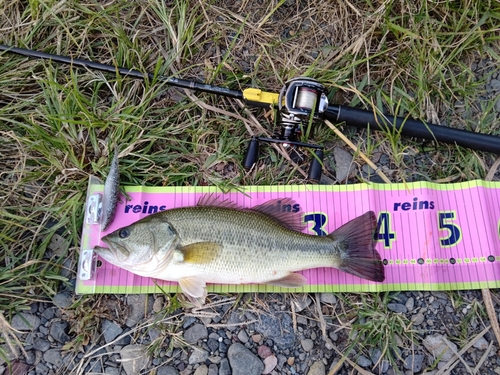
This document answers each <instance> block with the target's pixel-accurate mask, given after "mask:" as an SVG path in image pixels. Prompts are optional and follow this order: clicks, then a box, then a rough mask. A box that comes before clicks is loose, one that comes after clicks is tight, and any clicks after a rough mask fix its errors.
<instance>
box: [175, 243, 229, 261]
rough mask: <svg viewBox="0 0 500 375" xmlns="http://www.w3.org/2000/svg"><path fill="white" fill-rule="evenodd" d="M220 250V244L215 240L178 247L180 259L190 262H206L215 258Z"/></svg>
mask: <svg viewBox="0 0 500 375" xmlns="http://www.w3.org/2000/svg"><path fill="white" fill-rule="evenodd" d="M221 250H222V246H221V245H219V244H218V243H215V242H197V243H192V244H189V245H186V246H183V247H181V248H180V249H179V251H180V252H181V253H182V261H183V262H186V263H192V264H207V263H210V262H212V261H213V260H215V259H216V258H217V257H218V256H219V255H220V252H221Z"/></svg>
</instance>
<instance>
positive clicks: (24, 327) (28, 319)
mask: <svg viewBox="0 0 500 375" xmlns="http://www.w3.org/2000/svg"><path fill="white" fill-rule="evenodd" d="M10 325H11V326H12V328H14V329H16V330H18V331H36V330H37V329H38V327H39V326H40V318H39V317H38V316H36V315H33V314H29V313H19V314H16V315H14V317H13V318H12V322H11V323H10Z"/></svg>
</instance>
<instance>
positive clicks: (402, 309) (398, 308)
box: [387, 303, 408, 314]
mask: <svg viewBox="0 0 500 375" xmlns="http://www.w3.org/2000/svg"><path fill="white" fill-rule="evenodd" d="M387 308H388V309H389V310H391V311H394V312H395V313H402V314H405V313H406V312H408V310H407V309H406V306H405V305H403V304H401V303H388V304H387Z"/></svg>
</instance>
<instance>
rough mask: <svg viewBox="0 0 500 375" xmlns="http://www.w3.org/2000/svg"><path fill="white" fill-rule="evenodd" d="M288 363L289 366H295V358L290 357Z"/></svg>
mask: <svg viewBox="0 0 500 375" xmlns="http://www.w3.org/2000/svg"><path fill="white" fill-rule="evenodd" d="M286 363H288V366H293V364H294V363H295V357H288V359H287V360H286Z"/></svg>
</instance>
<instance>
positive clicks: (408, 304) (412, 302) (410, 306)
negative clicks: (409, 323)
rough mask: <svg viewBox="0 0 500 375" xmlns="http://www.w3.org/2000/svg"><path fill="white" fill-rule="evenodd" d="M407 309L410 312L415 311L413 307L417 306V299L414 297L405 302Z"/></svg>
mask: <svg viewBox="0 0 500 375" xmlns="http://www.w3.org/2000/svg"><path fill="white" fill-rule="evenodd" d="M405 307H406V310H407V311H409V312H412V311H413V308H414V307H415V300H414V299H413V297H410V298H408V300H407V301H406V303H405Z"/></svg>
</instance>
